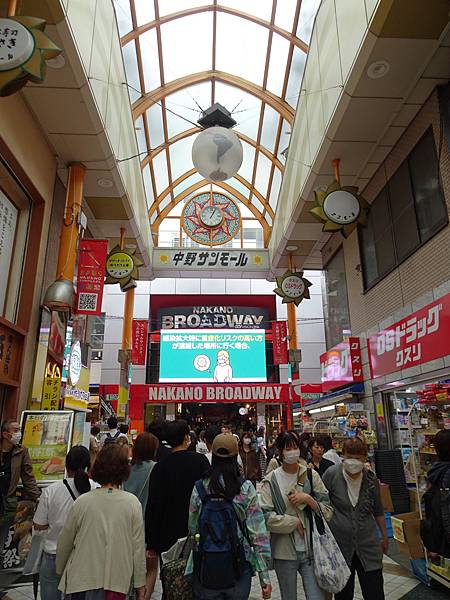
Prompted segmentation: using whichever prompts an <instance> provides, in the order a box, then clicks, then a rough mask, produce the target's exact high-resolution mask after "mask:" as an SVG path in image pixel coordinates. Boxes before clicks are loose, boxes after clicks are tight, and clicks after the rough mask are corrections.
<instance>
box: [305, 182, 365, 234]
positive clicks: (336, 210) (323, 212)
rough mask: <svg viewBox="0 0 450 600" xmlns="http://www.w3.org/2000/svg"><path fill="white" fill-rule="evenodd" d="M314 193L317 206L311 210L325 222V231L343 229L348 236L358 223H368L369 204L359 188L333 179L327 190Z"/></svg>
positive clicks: (343, 232)
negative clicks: (343, 184)
mask: <svg viewBox="0 0 450 600" xmlns="http://www.w3.org/2000/svg"><path fill="white" fill-rule="evenodd" d="M314 194H315V197H316V202H317V206H315V207H314V208H312V209H311V210H310V212H311V214H313V215H314V216H315V217H316V219H318V220H319V221H321V222H322V223H323V231H326V232H335V231H341V233H342V235H343V236H344V237H345V238H346V237H348V236H349V235H350V233H351V232H352V231H353V230H354V229H355V228H356V227H357V225H358V224H359V225H363V226H365V225H366V224H367V211H368V204H367V203H366V201H365V200H364V199H363V198H361V197H360V196H359V195H358V188H356V187H351V186H344V187H341V186H340V185H339V183H338V182H337V181H333V183H332V184H331V185H329V186H328V188H327V189H326V190H325V191H322V190H321V191H315V192H314Z"/></svg>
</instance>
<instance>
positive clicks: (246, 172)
mask: <svg viewBox="0 0 450 600" xmlns="http://www.w3.org/2000/svg"><path fill="white" fill-rule="evenodd" d="M242 148H243V151H244V152H243V154H244V158H243V160H242V166H241V168H240V169H239V175H241V176H242V177H243V178H244V179H246V180H247V181H248V182H251V180H252V175H253V162H254V160H255V149H254V148H253V147H252V146H250V144H242Z"/></svg>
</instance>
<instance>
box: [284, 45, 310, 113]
mask: <svg viewBox="0 0 450 600" xmlns="http://www.w3.org/2000/svg"><path fill="white" fill-rule="evenodd" d="M305 64H306V54H305V53H304V52H302V51H301V50H299V49H298V48H294V56H293V57H292V65H291V72H290V75H289V81H288V86H287V91H286V101H287V102H288V103H289V104H290V105H291V106H292V107H293V108H297V103H298V97H299V94H300V85H301V82H302V77H303V71H304V70H305Z"/></svg>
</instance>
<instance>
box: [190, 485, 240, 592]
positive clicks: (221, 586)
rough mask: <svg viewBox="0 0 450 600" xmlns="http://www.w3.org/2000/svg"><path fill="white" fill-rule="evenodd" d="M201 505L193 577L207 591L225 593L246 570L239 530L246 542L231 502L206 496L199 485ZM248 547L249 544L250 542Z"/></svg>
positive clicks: (216, 495) (203, 487)
mask: <svg viewBox="0 0 450 600" xmlns="http://www.w3.org/2000/svg"><path fill="white" fill-rule="evenodd" d="M195 487H196V488H197V491H198V494H199V496H200V499H201V501H202V509H201V513H200V519H199V534H200V540H199V542H198V544H197V545H196V546H197V547H196V548H195V550H194V576H195V578H196V579H197V581H199V583H200V584H201V585H202V586H203V587H205V588H207V589H210V590H226V589H229V588H232V587H234V586H235V585H236V583H237V581H239V579H240V578H241V577H242V576H243V574H244V573H245V569H246V567H247V563H246V559H245V550H244V545H243V541H242V540H241V539H239V536H238V527H239V528H240V530H241V531H242V533H243V536H245V537H246V539H247V541H249V537H248V532H247V528H246V526H245V523H241V521H240V519H239V517H238V516H237V514H236V510H235V508H234V505H233V501H232V500H228V499H227V498H226V497H225V496H224V495H222V494H208V493H207V491H206V489H205V486H204V485H203V482H202V481H197V483H196V484H195ZM249 544H250V541H249Z"/></svg>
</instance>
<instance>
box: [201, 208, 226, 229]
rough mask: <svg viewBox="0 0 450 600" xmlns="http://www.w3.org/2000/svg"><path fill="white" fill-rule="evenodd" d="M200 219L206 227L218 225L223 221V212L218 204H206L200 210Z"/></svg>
mask: <svg viewBox="0 0 450 600" xmlns="http://www.w3.org/2000/svg"><path fill="white" fill-rule="evenodd" d="M200 221H201V222H202V223H203V225H206V227H218V226H219V225H220V224H221V223H222V221H223V212H222V210H221V209H220V208H219V207H218V206H211V205H207V206H205V208H202V210H201V213H200Z"/></svg>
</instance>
